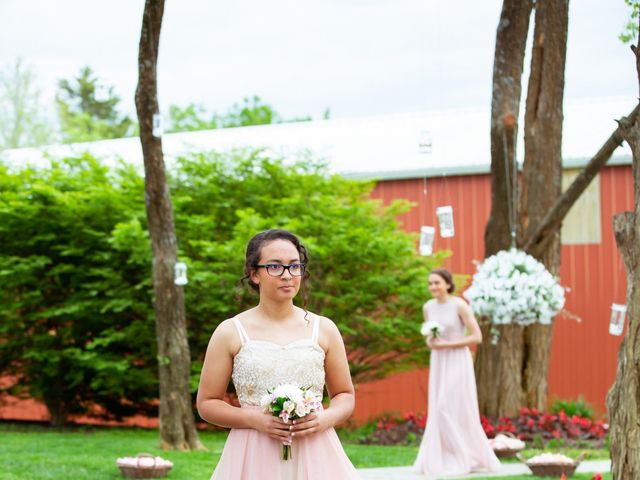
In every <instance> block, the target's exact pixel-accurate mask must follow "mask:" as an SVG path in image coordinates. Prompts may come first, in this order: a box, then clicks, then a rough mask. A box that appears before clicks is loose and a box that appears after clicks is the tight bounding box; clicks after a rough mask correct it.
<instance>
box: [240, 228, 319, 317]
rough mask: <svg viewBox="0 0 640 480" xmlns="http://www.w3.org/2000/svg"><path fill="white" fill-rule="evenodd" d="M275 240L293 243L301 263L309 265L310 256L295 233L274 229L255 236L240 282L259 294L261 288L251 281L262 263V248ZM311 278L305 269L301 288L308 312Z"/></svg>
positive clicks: (250, 245) (248, 245) (251, 242)
mask: <svg viewBox="0 0 640 480" xmlns="http://www.w3.org/2000/svg"><path fill="white" fill-rule="evenodd" d="M274 240H286V241H288V242H291V243H292V244H293V246H294V247H296V250H297V251H298V253H299V254H300V263H304V264H305V265H307V263H308V262H309V254H308V252H307V249H306V248H305V246H304V245H302V243H300V240H299V239H298V237H296V236H295V235H294V234H293V233H291V232H289V231H287V230H281V229H272V230H265V231H264V232H260V233H258V234H256V235H254V236H253V238H252V239H251V240H249V243H248V244H247V251H246V254H245V262H244V277H242V279H241V280H240V283H241V284H244V283H245V282H246V283H247V284H248V285H249V287H251V288H252V289H253V290H254V291H256V292H259V291H260V287H259V286H258V285H257V284H255V283H254V282H253V281H252V280H251V274H252V273H253V272H254V271H256V270H257V268H258V264H259V263H260V256H261V255H262V247H264V246H265V245H266V244H267V243H269V242H272V241H274ZM308 278H309V272H308V271H307V269H306V268H305V270H304V274H303V275H302V285H301V286H300V291H301V293H300V294H301V296H302V300H303V303H304V309H305V310H306V305H307V294H308V292H307V279H308Z"/></svg>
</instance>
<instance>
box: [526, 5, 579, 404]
mask: <svg viewBox="0 0 640 480" xmlns="http://www.w3.org/2000/svg"><path fill="white" fill-rule="evenodd" d="M535 18H536V27H535V31H534V38H533V51H532V56H531V74H530V76H529V86H528V91H527V104H526V111H525V127H524V128H525V133H524V147H525V148H524V150H525V157H524V167H523V172H522V176H523V185H522V197H521V199H520V201H521V203H520V221H521V229H520V232H521V235H522V238H524V237H527V236H530V235H531V233H532V231H533V230H534V229H535V227H536V226H537V225H538V224H539V223H540V222H542V220H543V219H544V217H545V215H546V214H547V212H548V211H549V209H550V208H551V207H552V206H553V204H554V202H555V200H556V199H557V198H558V197H560V195H561V194H562V121H563V110H562V103H563V97H564V69H565V62H566V53H567V29H568V24H569V1H568V0H538V1H537V2H536V17H535ZM528 253H532V254H533V256H534V257H535V258H537V259H538V260H539V261H541V262H542V263H543V264H544V265H545V266H546V267H547V269H548V270H549V271H550V272H551V273H552V274H554V275H558V273H559V270H560V231H559V230H558V231H557V232H555V233H554V234H553V235H549V236H548V241H547V242H546V243H545V244H544V246H543V247H542V248H541V249H540V250H539V251H537V252H528ZM551 328H552V327H551V326H550V325H542V324H535V325H531V326H529V327H526V328H525V339H524V345H525V356H524V365H523V371H524V378H523V389H524V392H525V398H526V405H527V406H528V407H530V408H537V409H539V410H544V408H545V407H546V402H547V377H548V370H549V353H550V351H551Z"/></svg>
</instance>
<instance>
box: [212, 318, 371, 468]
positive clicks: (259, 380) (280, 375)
mask: <svg viewBox="0 0 640 480" xmlns="http://www.w3.org/2000/svg"><path fill="white" fill-rule="evenodd" d="M310 315H311V314H310ZM311 316H312V321H313V333H312V334H311V336H310V337H309V338H303V339H300V340H297V341H295V342H291V343H289V344H287V345H278V344H275V343H272V342H267V341H262V340H251V339H250V338H249V336H248V335H247V332H246V331H245V329H244V327H243V326H242V324H241V323H240V321H239V320H238V319H237V318H234V319H233V321H234V324H235V326H236V328H237V330H238V334H239V335H240V339H241V342H242V346H241V348H240V351H239V352H238V353H237V355H236V356H235V358H234V359H233V373H232V379H233V384H234V385H235V387H236V392H237V394H238V399H239V401H240V405H241V407H242V408H260V406H259V405H260V399H261V398H262V396H263V395H265V394H266V393H267V390H270V389H273V388H275V387H277V386H278V385H281V384H285V383H288V384H295V385H298V386H300V387H310V388H312V389H313V390H314V391H315V392H317V393H319V394H322V391H323V388H324V378H325V375H324V357H325V354H324V350H323V349H322V348H321V347H320V345H318V325H319V318H318V317H317V316H316V315H311ZM291 453H292V459H290V460H282V459H281V458H282V443H281V442H280V441H278V440H275V439H273V438H270V437H269V436H267V435H266V434H264V433H262V432H259V431H257V430H252V429H238V428H234V429H232V430H231V431H230V432H229V436H228V437H227V442H226V443H225V446H224V449H223V451H222V456H221V457H220V461H219V462H218V465H217V467H216V469H215V471H214V472H213V476H212V477H211V480H326V479H332V480H333V479H335V480H352V479H353V480H356V479H359V478H360V477H359V476H358V473H357V472H356V469H355V468H354V467H353V465H352V464H351V462H350V461H349V458H348V457H347V455H346V454H345V452H344V450H343V448H342V445H341V444H340V440H339V439H338V435H337V434H336V432H335V430H334V429H333V428H330V429H328V430H325V431H324V432H320V433H316V434H314V435H310V436H308V437H302V438H299V439H296V438H294V440H293V444H292V445H291Z"/></svg>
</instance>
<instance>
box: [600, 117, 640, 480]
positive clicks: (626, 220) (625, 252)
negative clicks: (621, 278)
mask: <svg viewBox="0 0 640 480" xmlns="http://www.w3.org/2000/svg"><path fill="white" fill-rule="evenodd" d="M636 128H638V129H640V126H636ZM634 156H635V154H634ZM634 164H635V169H636V170H640V166H638V160H637V158H634ZM637 176H638V175H637V174H636V175H635V177H636V180H635V191H636V199H637V198H638V196H639V195H640V181H639V180H638V178H637ZM638 219H640V211H638V209H637V208H636V213H635V214H633V213H631V212H625V213H620V214H618V215H616V216H615V217H614V220H613V229H614V233H615V237H616V243H617V245H618V249H619V250H620V253H621V254H622V258H623V261H624V264H625V267H626V270H627V308H628V310H627V315H628V319H629V326H628V329H627V334H626V337H625V339H624V340H623V342H622V345H621V346H620V352H619V354H618V370H617V372H616V381H615V383H614V384H613V387H611V390H610V391H609V395H608V396H607V409H608V411H609V422H610V425H611V431H610V435H611V452H610V453H611V471H612V473H613V478H614V480H626V479H628V478H640V221H638Z"/></svg>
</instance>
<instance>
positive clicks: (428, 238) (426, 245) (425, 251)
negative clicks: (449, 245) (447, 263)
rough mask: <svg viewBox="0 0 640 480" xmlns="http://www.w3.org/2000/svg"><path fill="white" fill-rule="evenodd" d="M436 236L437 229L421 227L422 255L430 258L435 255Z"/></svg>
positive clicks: (426, 226)
mask: <svg viewBox="0 0 640 480" xmlns="http://www.w3.org/2000/svg"><path fill="white" fill-rule="evenodd" d="M435 236H436V229H435V228H434V227H430V226H428V225H423V226H422V227H420V247H419V249H420V255H422V256H425V257H427V256H429V255H432V254H433V239H434V238H435Z"/></svg>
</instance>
